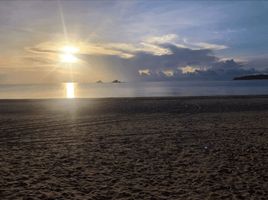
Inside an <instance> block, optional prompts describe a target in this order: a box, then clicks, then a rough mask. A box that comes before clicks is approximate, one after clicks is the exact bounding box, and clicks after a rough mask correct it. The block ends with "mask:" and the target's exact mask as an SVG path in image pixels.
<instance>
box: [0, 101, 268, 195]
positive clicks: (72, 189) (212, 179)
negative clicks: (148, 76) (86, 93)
mask: <svg viewBox="0 0 268 200" xmlns="http://www.w3.org/2000/svg"><path fill="white" fill-rule="evenodd" d="M267 141H268V96H237V97H231V96H229V97H181V98H118V99H71V100H1V101H0V199H1V200H5V199H10V200H15V199H23V200H26V199H28V200H30V199H42V200H45V199H47V200H48V199H50V200H52V199H80V200H85V199H88V200H91V199H92V200H106V199H121V200H134V199H136V200H139V199H148V200H149V199H150V200H158V199H159V200H161V199H163V200H164V199H170V200H173V199H183V200H187V199H196V200H201V199H252V200H253V199H254V200H256V199H262V200H265V199H267V198H268V170H267V169H268V143H267Z"/></svg>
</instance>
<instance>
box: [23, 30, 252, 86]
mask: <svg viewBox="0 0 268 200" xmlns="http://www.w3.org/2000/svg"><path fill="white" fill-rule="evenodd" d="M178 40H181V41H182V42H183V44H178V42H179V41H178ZM63 45H64V44H63V43H55V42H45V43H40V44H39V45H36V46H34V47H30V48H27V49H26V50H27V51H28V52H29V53H31V54H33V55H32V57H31V56H30V57H28V59H29V60H31V59H32V61H34V62H36V63H38V61H39V62H42V63H43V64H49V63H50V62H56V61H57V59H58V57H57V55H59V54H60V53H62V50H61V48H62V47H63ZM75 45H76V46H78V47H79V49H80V51H79V52H78V53H77V54H76V57H78V58H79V59H80V60H82V61H83V66H84V67H88V68H90V69H91V70H92V71H94V72H95V73H97V74H98V78H99V79H101V76H100V74H105V75H106V76H105V77H110V78H111V79H122V80H124V81H130V80H131V81H132V80H133V81H137V80H144V81H159V80H185V79H189V80H192V79H203V80H210V79H213V80H225V79H232V78H233V77H234V76H239V75H244V74H250V73H256V72H257V70H255V69H252V68H246V67H245V66H244V65H243V64H242V63H240V62H236V61H234V60H232V59H230V60H221V59H220V58H218V57H217V56H215V54H214V51H217V50H219V49H223V48H225V47H226V46H224V45H216V44H210V43H204V42H201V43H190V42H189V41H188V40H187V39H180V38H179V37H178V36H177V35H174V34H169V35H164V36H156V37H147V38H146V39H145V40H142V41H140V42H137V43H94V42H92V43H82V42H80V43H78V42H77V43H75ZM186 45H187V47H186ZM197 46H199V48H197ZM43 54H44V55H46V56H47V57H46V59H44V58H43V59H42V58H41V55H43ZM108 75H109V76H108ZM88 76H89V75H88Z"/></svg>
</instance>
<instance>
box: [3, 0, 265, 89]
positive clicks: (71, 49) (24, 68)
mask: <svg viewBox="0 0 268 200" xmlns="http://www.w3.org/2000/svg"><path fill="white" fill-rule="evenodd" d="M267 19H268V1H261V0H259V1H239V0H237V1H173V0H172V1H169V0H165V1H163V0H147V1H142V0H139V1H138V0H137V1H135V0H126V1H123V0H118V1H113V0H111V1H108V0H106V1H105V0H102V1H90V0H82V1H79V0H76V1H72V0H68V1H67V0H66V1H64V0H58V1H54V0H50V1H44V0H43V1H41V0H25V1H22V0H20V1H15V0H11V1H7V0H6V1H5V0H2V1H0V43H1V48H0V84H35V83H36V84H42V83H62V82H66V81H76V82H96V81H97V80H102V81H112V80H114V79H119V80H122V81H166V80H167V81H173V80H174V81H176V80H230V79H232V78H233V77H235V76H242V75H248V74H257V73H268V57H267V56H268V45H267V44H268V37H267V35H268V23H267ZM66 48H67V50H66Z"/></svg>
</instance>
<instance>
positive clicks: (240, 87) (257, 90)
mask: <svg viewBox="0 0 268 200" xmlns="http://www.w3.org/2000/svg"><path fill="white" fill-rule="evenodd" d="M68 85H69V86H70V85H72V87H71V88H68V87H69V86H67V84H65V83H62V84H54V85H53V84H46V85H0V98H1V99H20V98H66V97H67V93H74V96H75V97H77V98H99V97H154V96H213V95H268V80H254V81H253V80H251V81H177V82H140V83H99V84H98V83H88V84H82V83H73V84H68ZM68 90H69V91H68ZM70 90H73V91H70ZM67 91H68V92H67Z"/></svg>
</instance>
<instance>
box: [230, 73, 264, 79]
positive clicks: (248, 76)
mask: <svg viewBox="0 0 268 200" xmlns="http://www.w3.org/2000/svg"><path fill="white" fill-rule="evenodd" d="M265 79H267V80H268V74H256V75H247V76H239V77H234V79H233V80H265Z"/></svg>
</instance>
